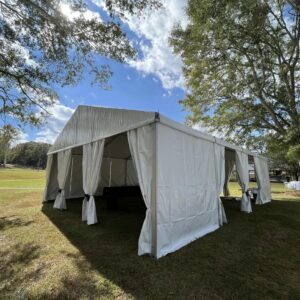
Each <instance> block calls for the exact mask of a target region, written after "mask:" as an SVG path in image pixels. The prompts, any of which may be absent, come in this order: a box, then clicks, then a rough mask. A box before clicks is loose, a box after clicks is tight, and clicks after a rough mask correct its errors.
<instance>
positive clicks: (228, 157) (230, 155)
mask: <svg viewBox="0 0 300 300" xmlns="http://www.w3.org/2000/svg"><path fill="white" fill-rule="evenodd" d="M234 164H235V155H234V152H233V151H226V152H225V180H224V181H225V183H224V189H223V193H224V196H230V191H229V188H228V184H229V180H230V175H231V173H232V170H233V167H234Z"/></svg>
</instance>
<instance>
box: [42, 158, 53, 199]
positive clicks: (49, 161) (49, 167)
mask: <svg viewBox="0 0 300 300" xmlns="http://www.w3.org/2000/svg"><path fill="white" fill-rule="evenodd" d="M52 163H53V154H50V155H48V157H47V167H46V186H45V190H44V195H43V202H46V201H47V196H48V186H49V181H50V175H51V169H52Z"/></svg>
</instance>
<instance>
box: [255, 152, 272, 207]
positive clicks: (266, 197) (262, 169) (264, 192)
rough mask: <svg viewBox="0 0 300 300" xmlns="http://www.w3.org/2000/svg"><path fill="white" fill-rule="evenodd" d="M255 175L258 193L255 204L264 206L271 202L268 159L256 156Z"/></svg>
mask: <svg viewBox="0 0 300 300" xmlns="http://www.w3.org/2000/svg"><path fill="white" fill-rule="evenodd" d="M254 165H255V173H256V174H255V175H256V180H257V185H258V193H257V197H256V202H255V204H264V203H267V202H270V201H271V187H270V177H269V169H268V162H267V160H266V159H263V158H260V157H256V156H254Z"/></svg>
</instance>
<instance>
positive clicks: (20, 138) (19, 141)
mask: <svg viewBox="0 0 300 300" xmlns="http://www.w3.org/2000/svg"><path fill="white" fill-rule="evenodd" d="M28 138H29V137H28V134H27V133H25V132H23V131H20V133H19V135H18V137H17V138H16V139H15V140H14V141H13V142H12V144H11V147H15V146H16V145H18V144H22V143H26V142H29V139H28Z"/></svg>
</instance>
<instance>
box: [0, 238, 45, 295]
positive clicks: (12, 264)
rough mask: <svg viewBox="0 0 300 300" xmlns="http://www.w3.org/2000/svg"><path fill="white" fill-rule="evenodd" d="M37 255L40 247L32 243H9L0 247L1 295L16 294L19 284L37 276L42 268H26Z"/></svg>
mask: <svg viewBox="0 0 300 300" xmlns="http://www.w3.org/2000/svg"><path fill="white" fill-rule="evenodd" d="M39 256H40V247H39V246H38V245H36V244H32V243H11V244H7V245H5V247H3V248H1V249H0V283H1V285H0V290H1V293H2V295H4V294H5V295H10V293H11V294H12V295H16V294H18V288H19V287H20V286H22V285H23V284H25V285H26V283H28V281H33V280H37V279H38V278H39V276H40V275H41V272H42V268H40V269H33V270H31V269H30V268H28V266H29V265H30V264H31V263H32V262H33V261H34V260H36V259H38V258H39ZM0 298H1V296H0ZM3 299H5V298H3Z"/></svg>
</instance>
